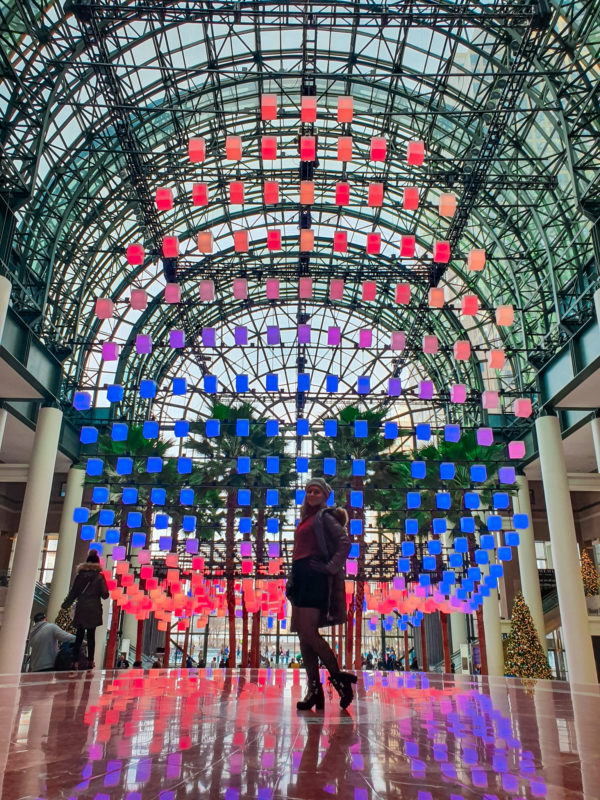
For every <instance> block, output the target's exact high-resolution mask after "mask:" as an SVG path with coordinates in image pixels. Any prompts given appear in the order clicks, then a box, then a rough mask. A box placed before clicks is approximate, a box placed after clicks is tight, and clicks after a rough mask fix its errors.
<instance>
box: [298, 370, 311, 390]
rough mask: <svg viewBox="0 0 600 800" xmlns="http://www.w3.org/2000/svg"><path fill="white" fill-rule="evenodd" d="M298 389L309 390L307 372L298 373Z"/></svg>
mask: <svg viewBox="0 0 600 800" xmlns="http://www.w3.org/2000/svg"><path fill="white" fill-rule="evenodd" d="M298 391H299V392H310V375H309V374H308V372H299V373H298Z"/></svg>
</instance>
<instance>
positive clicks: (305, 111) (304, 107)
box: [300, 95, 317, 122]
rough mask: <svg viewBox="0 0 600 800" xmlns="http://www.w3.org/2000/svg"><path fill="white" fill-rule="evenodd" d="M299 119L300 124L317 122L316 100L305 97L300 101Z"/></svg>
mask: <svg viewBox="0 0 600 800" xmlns="http://www.w3.org/2000/svg"><path fill="white" fill-rule="evenodd" d="M300 119H301V120H302V122H316V121H317V98H316V97H310V96H308V95H305V96H304V97H303V98H302V100H301V101H300Z"/></svg>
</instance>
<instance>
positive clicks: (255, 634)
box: [244, 508, 265, 669]
mask: <svg viewBox="0 0 600 800" xmlns="http://www.w3.org/2000/svg"><path fill="white" fill-rule="evenodd" d="M264 549H265V509H264V508H259V509H258V517H257V520H256V568H255V573H256V574H257V575H258V574H259V572H260V565H261V564H262V561H263V556H264ZM260 615H261V611H260V608H258V609H257V610H256V611H255V612H254V613H253V614H252V634H251V644H250V666H251V667H252V668H253V669H258V667H260ZM246 663H247V662H246ZM246 663H244V666H246Z"/></svg>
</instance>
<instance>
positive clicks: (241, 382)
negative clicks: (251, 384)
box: [235, 375, 248, 394]
mask: <svg viewBox="0 0 600 800" xmlns="http://www.w3.org/2000/svg"><path fill="white" fill-rule="evenodd" d="M235 391H236V392H237V393H238V394H245V393H246V392H247V391H248V376H247V375H236V376H235Z"/></svg>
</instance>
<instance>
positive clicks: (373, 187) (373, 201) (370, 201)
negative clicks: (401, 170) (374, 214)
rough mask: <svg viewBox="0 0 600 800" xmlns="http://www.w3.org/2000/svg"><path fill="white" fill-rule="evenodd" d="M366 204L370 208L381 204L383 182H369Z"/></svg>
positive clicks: (378, 206)
mask: <svg viewBox="0 0 600 800" xmlns="http://www.w3.org/2000/svg"><path fill="white" fill-rule="evenodd" d="M367 205H369V206H370V207H371V208H380V207H381V206H382V205H383V183H371V184H369V194H368V198H367Z"/></svg>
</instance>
